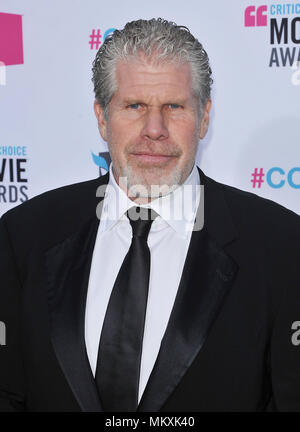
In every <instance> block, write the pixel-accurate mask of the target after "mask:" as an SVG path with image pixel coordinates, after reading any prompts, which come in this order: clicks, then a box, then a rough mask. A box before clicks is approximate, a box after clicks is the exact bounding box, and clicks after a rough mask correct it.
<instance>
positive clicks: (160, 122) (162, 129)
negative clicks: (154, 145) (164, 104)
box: [141, 108, 169, 140]
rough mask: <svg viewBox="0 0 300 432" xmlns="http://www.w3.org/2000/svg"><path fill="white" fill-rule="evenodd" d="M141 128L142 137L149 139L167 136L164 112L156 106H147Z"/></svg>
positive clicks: (160, 138) (159, 138)
mask: <svg viewBox="0 0 300 432" xmlns="http://www.w3.org/2000/svg"><path fill="white" fill-rule="evenodd" d="M144 121H145V123H144V125H143V129H142V132H141V133H142V136H143V138H148V139H151V140H162V139H165V138H168V136H169V132H168V128H167V124H166V119H165V116H164V113H163V112H162V110H161V109H158V108H155V109H154V108H153V109H152V108H149V109H148V111H147V113H146V115H145V117H144Z"/></svg>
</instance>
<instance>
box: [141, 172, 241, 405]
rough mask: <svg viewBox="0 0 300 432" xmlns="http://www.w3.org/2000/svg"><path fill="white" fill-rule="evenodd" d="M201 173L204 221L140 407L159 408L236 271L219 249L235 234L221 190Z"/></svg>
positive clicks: (185, 366) (199, 341)
mask: <svg viewBox="0 0 300 432" xmlns="http://www.w3.org/2000/svg"><path fill="white" fill-rule="evenodd" d="M199 174H200V177H201V184H203V185H204V188H202V190H201V200H204V226H203V229H202V230H200V231H193V233H192V237H191V242H190V246H189V250H188V254H187V257H186V261H185V265H184V269H183V273H182V277H181V281H180V284H179V288H178V292H177V296H176V299H175V303H174V306H173V309H172V312H171V316H170V319H169V322H168V326H167V329H166V332H165V334H164V337H163V339H162V343H161V346H160V351H159V354H158V357H157V359H156V362H155V365H154V367H153V370H152V373H151V375H150V377H149V380H148V383H147V385H146V388H145V391H144V393H143V396H142V399H141V401H140V404H139V407H138V411H153V412H156V411H159V410H160V408H161V407H162V406H163V404H164V403H165V402H166V400H167V398H168V397H169V396H170V394H171V393H172V392H173V390H174V389H175V387H176V386H177V385H178V384H179V382H180V380H181V379H182V378H183V376H184V374H185V372H186V371H187V369H188V368H189V366H190V365H191V363H192V362H193V360H194V359H195V357H196V356H197V354H198V353H199V351H200V350H201V347H202V346H203V344H204V343H205V340H206V338H207V335H208V333H209V330H210V328H211V326H212V325H213V323H214V321H215V319H216V317H217V314H218V311H219V310H220V307H221V305H222V302H223V300H224V298H225V296H226V294H227V293H228V291H229V290H230V288H231V286H232V283H233V280H234V276H235V274H236V272H237V264H236V263H235V262H234V261H233V259H232V258H231V257H230V256H228V255H227V254H226V253H225V251H224V249H223V246H224V245H225V244H227V243H229V242H230V241H232V240H233V239H234V238H235V237H236V232H235V229H234V226H233V223H232V220H231V217H230V214H229V210H228V208H227V205H226V203H225V200H224V196H223V193H222V192H221V190H220V189H219V187H216V186H215V184H214V182H213V181H211V180H209V179H208V178H207V177H206V176H204V174H203V173H202V171H200V170H199ZM201 204H203V201H202V202H201V203H200V205H199V208H198V211H200V208H201ZM200 217H201V215H199V214H198V218H200ZM198 220H199V219H198Z"/></svg>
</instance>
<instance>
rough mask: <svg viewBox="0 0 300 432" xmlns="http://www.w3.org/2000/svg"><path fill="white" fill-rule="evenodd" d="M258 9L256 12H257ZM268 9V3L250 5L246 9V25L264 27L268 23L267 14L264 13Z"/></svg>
mask: <svg viewBox="0 0 300 432" xmlns="http://www.w3.org/2000/svg"><path fill="white" fill-rule="evenodd" d="M255 10H256V12H255ZM267 10H268V7H267V5H263V6H259V7H258V8H257V9H256V7H255V6H248V7H246V9H245V27H255V26H258V27H263V26H266V25H267V15H266V14H265V13H264V12H266V11H267Z"/></svg>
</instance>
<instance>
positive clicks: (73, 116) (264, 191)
mask: <svg viewBox="0 0 300 432" xmlns="http://www.w3.org/2000/svg"><path fill="white" fill-rule="evenodd" d="M287 5H290V6H289V7H288V6H287ZM249 6H253V7H252V9H247V10H246V8H247V7H249ZM260 6H265V7H264V8H260ZM284 6H285V7H284ZM245 10H246V22H245ZM7 14H15V15H16V16H19V20H18V19H14V17H13V16H12V15H7ZM159 16H160V17H163V18H165V19H168V20H172V21H175V22H176V23H177V24H180V25H185V26H187V27H189V29H190V30H191V32H192V33H193V34H194V35H195V36H196V37H197V38H198V39H199V40H200V41H201V42H202V43H203V45H204V48H205V49H206V51H207V52H208V55H209V58H210V62H211V67H212V70H213V79H214V84H213V93H212V99H213V108H212V116H211V123H210V130H209V133H208V134H207V136H206V137H205V139H204V140H202V141H200V145H199V151H198V155H197V164H198V165H199V166H200V167H201V168H202V169H203V171H204V172H205V173H206V174H207V175H209V176H211V177H213V178H215V179H216V180H218V181H221V182H224V183H227V184H230V185H233V186H236V187H238V188H241V189H244V190H248V191H251V192H254V193H256V194H259V195H261V196H264V197H267V198H270V199H272V200H274V201H277V202H279V203H281V204H282V205H284V206H286V207H288V208H290V209H292V210H294V211H295V212H297V213H299V214H300V199H299V198H300V140H299V126H300V109H299V108H300V67H299V66H300V62H299V63H298V62H297V60H300V1H299V2H297V1H291V0H289V1H278V0H273V1H268V0H261V1H258V0H251V1H249V0H239V1H236V0H227V1H226V2H224V1H217V0H215V1H209V0H205V1H204V0H188V1H186V2H182V1H179V0H164V1H161V0H152V1H151V2H141V1H140V0H127V1H126V2H124V1H115V2H109V3H108V2H107V1H106V2H104V1H99V0H52V1H46V0H40V1H37V0H13V1H11V0H0V62H2V63H0V127H1V129H0V130H1V134H0V215H1V214H2V213H4V212H5V211H6V210H8V209H9V208H11V207H13V206H15V205H18V204H20V203H21V202H22V201H23V200H24V199H26V198H31V197H33V196H35V195H37V194H39V193H42V192H44V191H46V190H49V189H53V188H56V187H59V186H62V185H65V184H70V183H75V182H79V181H84V180H87V179H91V178H95V177H97V176H98V175H99V167H98V166H96V164H95V163H94V162H93V158H92V153H94V154H96V155H97V154H99V152H100V153H101V152H105V151H107V147H106V144H105V143H104V142H102V141H101V138H100V136H99V133H98V129H97V124H96V119H95V117H94V112H93V101H94V94H93V87H92V82H91V76H92V74H91V67H92V61H93V59H94V57H95V55H96V52H97V49H96V48H97V44H96V43H94V46H93V47H92V46H91V44H90V43H89V42H91V37H90V35H91V34H92V32H93V30H95V32H94V33H95V34H97V32H98V30H99V33H100V34H101V38H99V42H102V40H103V37H104V34H105V32H106V31H107V30H109V29H111V28H122V27H123V26H124V25H125V23H126V22H127V21H131V20H134V19H139V18H145V19H149V18H153V17H159ZM15 18H17V17H15ZM264 20H265V22H264ZM20 23H21V24H22V28H21V27H20V26H21V24H20ZM245 23H246V24H248V25H245ZM249 24H254V25H249ZM259 24H263V25H259ZM280 26H282V34H281V38H280V36H279V35H277V36H276V28H277V29H278V30H280V28H281V27H280ZM285 26H286V27H285ZM271 27H272V28H273V29H274V39H275V40H274V43H273V44H272V43H271V33H272V32H271ZM17 30H18V31H19V40H17V36H16V35H17ZM279 33H280V32H279ZM20 35H21V36H22V39H20V38H21V36H20ZM285 37H286V40H285ZM94 42H96V40H94ZM99 46H100V45H98V48H99ZM92 48H93V49H92ZM22 52H23V60H22V59H21V60H20V57H21V54H22ZM11 58H12V60H11V63H12V64H9V63H10V59H11ZM14 152H15V153H16V152H19V154H13V153H14ZM11 153H12V154H11ZM17 168H18V170H19V174H18V173H17ZM256 168H257V170H258V171H257V172H259V170H260V169H262V172H263V174H264V176H263V177H262V180H264V181H263V182H262V183H261V185H260V187H258V183H256V185H254V184H253V183H252V182H251V179H253V177H252V173H253V172H254V170H255V169H256ZM272 168H274V169H273V170H272ZM254 186H256V187H254Z"/></svg>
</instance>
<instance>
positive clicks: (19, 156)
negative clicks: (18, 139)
mask: <svg viewBox="0 0 300 432" xmlns="http://www.w3.org/2000/svg"><path fill="white" fill-rule="evenodd" d="M26 156H27V147H26V146H0V204H2V203H4V204H6V203H16V204H18V203H22V202H24V201H27V200H28V194H27V192H28V186H27V182H28V179H27V175H26V164H27V158H26Z"/></svg>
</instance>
